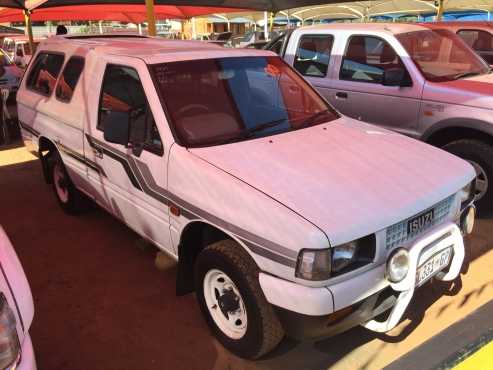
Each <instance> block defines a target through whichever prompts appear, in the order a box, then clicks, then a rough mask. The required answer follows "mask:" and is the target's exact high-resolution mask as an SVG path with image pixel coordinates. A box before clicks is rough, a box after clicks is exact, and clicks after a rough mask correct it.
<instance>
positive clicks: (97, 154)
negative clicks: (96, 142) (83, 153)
mask: <svg viewBox="0 0 493 370" xmlns="http://www.w3.org/2000/svg"><path fill="white" fill-rule="evenodd" d="M92 152H93V153H94V156H95V157H96V158H99V159H103V151H102V150H101V149H98V148H92Z"/></svg>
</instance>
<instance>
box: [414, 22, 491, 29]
mask: <svg viewBox="0 0 493 370" xmlns="http://www.w3.org/2000/svg"><path fill="white" fill-rule="evenodd" d="M422 25H423V26H424V27H429V28H447V29H452V30H455V31H457V30H460V29H481V30H488V31H490V32H491V31H493V22H486V21H463V22H430V23H422Z"/></svg>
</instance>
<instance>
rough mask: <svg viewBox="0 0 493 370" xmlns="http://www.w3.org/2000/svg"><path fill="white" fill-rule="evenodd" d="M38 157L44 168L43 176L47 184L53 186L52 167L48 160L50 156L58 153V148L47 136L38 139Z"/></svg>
mask: <svg viewBox="0 0 493 370" xmlns="http://www.w3.org/2000/svg"><path fill="white" fill-rule="evenodd" d="M38 147H39V149H38V155H39V159H40V160H41V166H42V168H43V176H44V179H45V181H46V183H47V184H51V182H52V180H53V179H52V178H51V171H50V166H49V162H48V159H49V158H50V156H51V155H52V154H53V153H55V152H57V151H58V149H57V146H56V145H55V143H54V142H53V141H52V140H50V139H48V138H47V137H46V136H40V137H39V139H38Z"/></svg>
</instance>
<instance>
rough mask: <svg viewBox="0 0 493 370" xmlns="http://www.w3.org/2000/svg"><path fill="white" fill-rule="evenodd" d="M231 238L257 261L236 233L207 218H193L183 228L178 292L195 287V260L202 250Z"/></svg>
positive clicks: (185, 291)
mask: <svg viewBox="0 0 493 370" xmlns="http://www.w3.org/2000/svg"><path fill="white" fill-rule="evenodd" d="M226 239H230V240H233V241H235V242H236V243H237V245H238V246H239V248H243V249H244V250H245V251H246V252H247V254H248V255H250V257H251V258H252V260H253V261H254V263H256V262H255V258H254V257H253V255H252V252H251V251H250V250H249V249H248V248H247V247H246V246H245V244H244V243H243V242H242V241H241V240H240V239H239V238H238V237H237V236H235V235H233V234H232V233H230V232H228V231H227V230H224V229H222V228H220V227H218V226H216V225H214V224H212V223H210V222H208V221H206V220H202V219H199V220H192V221H190V222H189V223H188V224H187V225H185V227H184V228H183V229H182V231H181V233H180V243H179V245H178V271H177V277H176V294H177V295H179V296H180V295H185V294H188V293H192V292H193V291H194V290H195V289H194V268H195V261H196V259H197V257H198V255H199V254H200V252H201V251H202V250H203V249H204V248H205V247H207V246H208V245H210V244H212V243H215V242H218V241H220V240H226Z"/></svg>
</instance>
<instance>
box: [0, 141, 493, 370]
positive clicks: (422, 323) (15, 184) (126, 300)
mask: <svg viewBox="0 0 493 370" xmlns="http://www.w3.org/2000/svg"><path fill="white" fill-rule="evenodd" d="M0 224H2V225H3V226H4V228H5V230H6V231H7V233H8V234H9V236H10V238H11V240H12V242H13V244H14V246H15V248H16V250H17V253H18V255H19V258H20V260H21V262H22V263H23V266H24V269H25V271H26V274H27V276H28V279H29V281H30V284H31V288H32V292H33V296H34V301H35V309H36V313H35V318H34V322H33V325H32V327H31V335H32V338H33V343H34V348H35V352H36V356H37V362H38V368H39V369H40V370H87V369H93V370H127V369H128V370H130V369H139V370H158V369H159V370H163V369H187V370H194V369H214V370H223V369H266V370H267V369H326V368H329V367H333V368H336V369H349V368H350V369H356V368H367V369H377V368H381V367H383V366H385V365H387V364H389V363H391V362H392V361H393V360H395V359H396V358H399V357H400V356H402V355H403V354H405V353H407V352H408V351H410V350H412V349H413V348H415V347H416V346H417V345H419V344H420V343H422V342H424V341H425V340H427V339H429V338H430V337H432V336H433V335H435V334H437V333H438V332H440V331H441V330H443V329H444V328H446V327H448V326H449V325H451V323H453V322H455V321H457V320H459V319H461V318H463V317H465V316H466V315H467V314H469V313H470V312H472V311H474V310H475V309H476V308H478V307H480V306H481V305H483V304H484V303H486V302H488V301H490V300H491V299H492V298H493V273H492V271H493V249H492V248H491V246H492V245H493V235H492V234H491V233H490V230H491V228H492V227H493V220H491V219H487V220H481V221H479V223H478V226H477V229H476V232H475V234H474V236H473V237H472V238H471V239H470V240H469V241H468V246H469V247H470V248H469V249H470V251H471V253H470V261H471V263H470V265H469V271H468V272H467V274H465V275H463V276H462V279H461V281H459V282H456V283H455V284H452V285H443V284H427V285H425V286H424V287H423V288H422V289H421V290H420V291H419V292H417V294H416V297H415V298H414V303H413V306H412V309H410V310H408V311H409V312H410V313H409V315H408V316H409V318H408V319H407V320H405V321H404V322H403V323H402V324H401V325H400V326H399V327H398V328H396V329H395V330H394V331H393V332H392V333H391V334H390V335H379V334H374V333H370V332H368V331H366V330H364V329H362V328H355V329H353V330H351V331H349V332H347V333H344V334H342V335H339V336H337V337H336V338H331V339H327V340H323V341H319V342H304V343H298V342H295V341H292V340H285V341H284V342H283V343H282V344H281V346H280V347H279V348H278V349H277V350H276V351H275V352H274V353H272V354H271V355H269V356H268V357H267V358H265V359H262V360H261V361H257V362H249V361H243V360H240V359H238V358H236V357H234V356H232V355H231V354H229V353H228V352H227V351H225V350H224V349H223V348H222V347H221V346H220V345H219V344H218V343H217V342H216V341H215V340H214V339H213V338H212V336H211V335H210V333H209V331H208V329H207V327H206V325H205V322H204V321H203V320H202V317H201V315H200V312H199V309H198V307H197V304H196V302H195V297H194V296H193V295H189V296H185V297H176V296H175V272H176V267H175V264H174V263H173V261H171V260H168V262H167V266H168V268H166V269H164V270H158V269H157V268H156V267H155V264H154V259H155V250H154V248H152V247H150V246H149V245H146V244H145V243H143V242H142V240H141V239H140V238H139V237H138V236H137V235H136V234H134V233H133V232H132V231H131V230H129V229H128V228H126V227H125V226H124V225H122V224H121V223H119V222H118V221H117V220H116V219H114V218H112V217H111V216H110V215H108V214H107V213H105V212H104V211H102V210H99V209H95V210H92V211H90V212H88V213H86V214H84V215H82V216H79V217H70V216H67V215H65V214H64V213H63V212H62V211H61V209H60V208H59V207H58V205H57V203H56V200H55V197H54V195H53V194H52V190H51V188H50V187H49V186H48V185H46V184H44V183H43V180H42V175H41V169H40V166H39V163H38V162H37V161H36V160H34V158H33V157H32V156H31V155H29V154H28V153H27V151H25V149H24V148H22V147H15V146H13V147H9V148H1V147H0ZM444 293H446V294H445V295H444V296H442V295H443V294H444Z"/></svg>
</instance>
